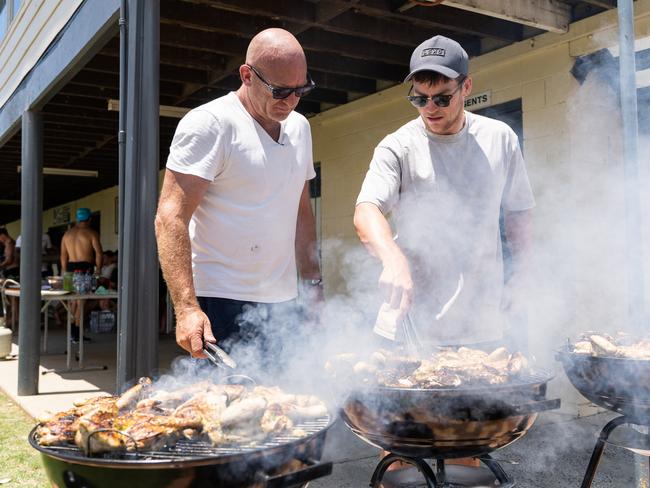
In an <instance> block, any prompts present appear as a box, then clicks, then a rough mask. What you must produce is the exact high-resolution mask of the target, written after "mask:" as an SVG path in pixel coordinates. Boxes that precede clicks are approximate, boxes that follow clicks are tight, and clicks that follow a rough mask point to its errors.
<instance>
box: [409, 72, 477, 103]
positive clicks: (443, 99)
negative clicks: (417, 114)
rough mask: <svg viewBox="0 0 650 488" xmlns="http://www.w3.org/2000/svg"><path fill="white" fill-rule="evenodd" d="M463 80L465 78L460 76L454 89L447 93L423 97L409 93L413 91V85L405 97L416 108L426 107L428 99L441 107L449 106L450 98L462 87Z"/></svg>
mask: <svg viewBox="0 0 650 488" xmlns="http://www.w3.org/2000/svg"><path fill="white" fill-rule="evenodd" d="M464 81H465V78H462V79H461V80H460V81H459V82H458V86H456V89H455V90H454V91H453V92H451V93H450V94H448V95H431V96H430V97H425V96H424V95H411V92H412V91H413V86H411V89H410V90H409V94H408V95H407V97H406V98H407V99H408V101H409V102H411V105H413V106H414V107H416V108H424V107H426V106H427V102H428V101H429V100H431V101H432V102H433V103H434V104H435V105H436V106H438V107H441V108H445V107H449V104H450V103H451V99H452V98H454V95H455V94H456V92H457V91H458V90H460V89H461V88H462V86H463V82H464Z"/></svg>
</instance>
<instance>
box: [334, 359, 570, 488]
mask: <svg viewBox="0 0 650 488" xmlns="http://www.w3.org/2000/svg"><path fill="white" fill-rule="evenodd" d="M550 379H551V376H550V375H548V374H547V373H545V372H541V371H540V372H536V373H534V374H530V375H528V376H526V377H521V378H519V379H517V380H514V381H511V382H508V383H507V384H504V385H494V386H462V387H459V388H453V387H447V388H444V387H441V388H426V389H424V388H392V387H373V388H366V389H363V390H357V391H355V392H353V393H352V394H351V395H350V396H349V397H348V398H347V400H346V402H345V404H344V406H343V409H342V411H341V417H342V418H343V421H344V422H345V423H346V424H347V426H348V427H349V428H350V429H351V430H352V432H354V433H355V434H356V435H358V436H359V437H361V438H362V439H363V440H364V441H366V442H368V443H369V444H372V445H374V446H376V447H380V448H382V449H384V450H386V451H389V453H390V454H388V455H387V456H386V457H384V458H383V459H382V460H381V461H380V463H379V465H378V466H377V468H376V469H375V472H374V474H373V476H372V479H371V482H370V486H372V487H378V486H381V480H382V479H383V477H384V475H385V474H386V470H387V469H388V467H389V466H390V465H391V464H393V463H395V462H397V461H402V462H406V463H409V464H412V465H414V466H416V467H417V469H418V471H419V472H420V473H422V476H423V477H424V478H425V481H426V483H427V486H428V487H434V488H435V487H438V486H455V485H453V483H452V484H448V479H447V475H446V474H445V473H446V471H445V464H444V460H445V459H449V458H461V457H477V456H480V459H481V461H482V462H483V464H485V466H486V467H487V468H488V469H489V471H491V472H492V473H493V474H494V477H495V479H496V480H497V481H498V482H499V486H503V487H509V486H514V483H513V482H512V480H510V478H508V476H507V474H506V473H505V472H504V471H503V469H502V468H501V466H500V465H499V464H498V463H497V462H496V461H494V460H493V459H492V458H490V454H489V453H490V452H491V451H494V450H495V449H499V448H501V447H504V446H507V445H508V444H510V443H512V442H514V441H515V440H517V439H519V438H520V437H521V436H523V435H524V434H525V433H526V432H527V431H528V430H529V429H530V427H531V426H532V425H533V423H534V422H535V420H536V419H537V415H538V414H539V412H541V411H544V410H550V409H555V408H559V406H560V400H547V399H546V385H547V383H548V381H549V380H550ZM424 459H435V460H436V465H437V468H436V469H437V473H435V474H434V472H433V471H432V469H431V468H430V467H429V465H428V464H427V463H426V462H425V461H424ZM439 483H441V484H439ZM463 486H464V485H463Z"/></svg>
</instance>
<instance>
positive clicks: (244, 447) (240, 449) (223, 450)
mask: <svg viewBox="0 0 650 488" xmlns="http://www.w3.org/2000/svg"><path fill="white" fill-rule="evenodd" d="M330 421H331V418H330V416H329V415H328V416H326V417H321V418H318V419H312V420H308V421H304V422H301V423H298V424H296V425H295V426H294V430H301V431H303V432H305V435H303V436H295V435H287V434H277V435H273V436H269V437H266V438H264V439H263V440H261V441H259V442H256V441H253V442H250V443H248V444H229V445H222V446H213V445H212V444H211V443H210V442H207V441H202V440H189V439H180V440H179V441H177V442H176V444H175V445H173V446H169V447H165V448H162V449H160V450H158V451H137V452H125V451H120V452H109V453H102V454H97V455H94V456H92V458H93V459H105V460H124V461H147V460H150V461H177V460H193V459H204V458H219V457H225V456H233V455H238V454H248V453H254V452H258V451H264V450H267V449H273V448H278V447H283V446H285V445H288V444H290V443H292V442H296V441H299V440H301V439H305V438H306V437H309V436H311V435H314V434H317V433H319V432H321V431H323V429H325V428H326V427H328V426H329V425H330ZM40 449H41V450H43V451H46V452H50V453H53V454H60V455H63V456H65V457H74V458H83V459H88V457H87V456H86V455H85V454H84V452H83V451H82V450H81V449H79V448H78V447H77V446H40Z"/></svg>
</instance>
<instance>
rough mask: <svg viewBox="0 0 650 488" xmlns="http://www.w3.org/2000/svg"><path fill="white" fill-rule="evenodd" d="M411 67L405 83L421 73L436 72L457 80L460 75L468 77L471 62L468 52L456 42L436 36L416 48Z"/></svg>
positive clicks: (412, 55)
mask: <svg viewBox="0 0 650 488" xmlns="http://www.w3.org/2000/svg"><path fill="white" fill-rule="evenodd" d="M409 67H410V69H411V72H410V73H409V75H408V76H407V77H406V78H405V79H404V81H409V80H410V79H411V78H413V75H414V74H415V73H419V72H420V71H435V72H436V73H440V74H442V75H444V76H446V77H447V78H451V79H455V78H458V77H459V76H460V75H464V76H467V72H468V68H469V62H468V56H467V52H466V51H465V50H464V49H463V48H462V46H461V45H460V44H458V43H457V42H456V41H454V40H453V39H449V38H448V37H444V36H434V37H432V38H431V39H427V40H426V41H424V42H423V43H422V44H420V45H419V46H418V47H416V48H415V51H413V54H411V63H410V66H409Z"/></svg>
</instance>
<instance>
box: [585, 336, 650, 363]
mask: <svg viewBox="0 0 650 488" xmlns="http://www.w3.org/2000/svg"><path fill="white" fill-rule="evenodd" d="M573 352H575V353H577V354H586V355H589V356H596V357H610V358H627V359H637V360H650V338H647V337H646V338H641V339H639V338H633V337H631V336H626V335H624V334H619V336H618V337H616V338H614V337H611V336H609V335H607V334H592V333H586V334H584V335H583V336H582V338H581V339H580V340H579V341H578V342H576V343H575V344H574V345H573Z"/></svg>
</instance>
